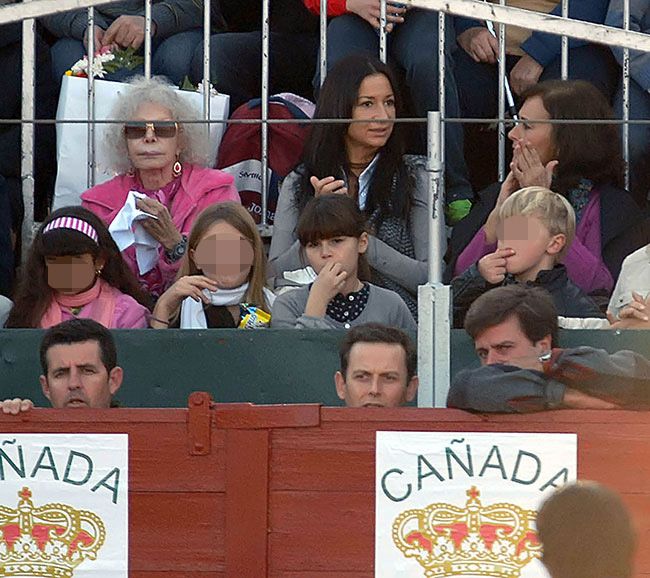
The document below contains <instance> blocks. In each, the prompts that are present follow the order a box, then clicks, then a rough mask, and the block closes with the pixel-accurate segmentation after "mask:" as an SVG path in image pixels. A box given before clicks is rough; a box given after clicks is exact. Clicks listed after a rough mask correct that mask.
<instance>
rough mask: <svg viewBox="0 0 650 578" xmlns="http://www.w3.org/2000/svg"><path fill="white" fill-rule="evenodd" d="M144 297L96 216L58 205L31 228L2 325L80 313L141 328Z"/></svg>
mask: <svg viewBox="0 0 650 578" xmlns="http://www.w3.org/2000/svg"><path fill="white" fill-rule="evenodd" d="M147 303H148V297H147V296H146V295H145V294H144V292H143V291H142V289H140V286H139V284H138V282H137V280H136V278H135V277H134V276H133V273H131V271H130V269H129V268H128V267H127V265H126V263H125V262H124V260H123V259H122V255H121V254H120V251H119V249H118V248H117V245H116V244H115V242H114V241H113V239H112V237H111V235H110V233H109V232H108V229H107V228H106V226H105V225H104V224H103V223H102V222H101V220H100V219H99V218H98V217H96V216H95V215H94V214H93V213H91V212H90V211H88V210H86V209H83V208H82V207H63V208H61V209H59V210H57V211H54V212H53V213H52V214H51V215H50V216H49V217H48V218H47V219H46V220H45V222H44V223H43V224H42V225H41V227H40V229H39V230H38V232H37V234H36V237H35V239H34V241H33V243H32V246H31V247H30V252H29V256H28V258H27V263H26V265H25V267H24V270H23V272H22V275H21V279H20V280H19V283H18V287H17V289H16V294H15V298H14V307H13V309H12V310H11V313H10V314H9V318H8V319H7V323H6V327H34V328H36V327H42V328H47V327H52V326H53V325H56V324H58V323H60V322H61V321H66V320H68V319H71V318H73V317H80V318H84V319H94V320H95V321H97V322H99V323H101V324H102V325H104V326H105V327H108V328H109V329H135V328H143V327H147V326H148V317H149V311H148V310H147V307H146V306H145V304H147Z"/></svg>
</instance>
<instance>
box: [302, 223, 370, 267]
mask: <svg viewBox="0 0 650 578" xmlns="http://www.w3.org/2000/svg"><path fill="white" fill-rule="evenodd" d="M367 248H368V235H367V234H366V233H363V234H362V235H361V237H343V236H341V237H332V238H331V239H321V240H319V241H314V242H313V243H307V246H306V247H305V253H306V254H307V259H308V260H309V264H310V265H311V266H312V267H313V269H314V271H316V273H317V274H318V273H320V272H321V270H322V269H323V267H325V265H326V264H328V263H340V264H341V266H342V267H343V270H344V271H345V272H346V273H348V275H355V276H356V274H357V270H358V268H359V255H361V254H363V253H365V252H366V249H367Z"/></svg>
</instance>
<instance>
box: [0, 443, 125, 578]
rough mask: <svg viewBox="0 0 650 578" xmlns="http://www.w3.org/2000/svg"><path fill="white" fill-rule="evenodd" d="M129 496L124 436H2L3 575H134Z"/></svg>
mask: <svg viewBox="0 0 650 578" xmlns="http://www.w3.org/2000/svg"><path fill="white" fill-rule="evenodd" d="M128 496H129V492H128V436H127V435H125V434H110V435H103V434H102V435H99V434H0V575H2V576H14V575H15V576H32V575H34V576H64V575H65V576H74V578H84V577H86V578H90V577H93V578H99V577H101V578H127V577H128V543H129V540H128V536H129V533H128V530H129V525H128ZM50 569H51V571H50ZM64 572H65V573H64Z"/></svg>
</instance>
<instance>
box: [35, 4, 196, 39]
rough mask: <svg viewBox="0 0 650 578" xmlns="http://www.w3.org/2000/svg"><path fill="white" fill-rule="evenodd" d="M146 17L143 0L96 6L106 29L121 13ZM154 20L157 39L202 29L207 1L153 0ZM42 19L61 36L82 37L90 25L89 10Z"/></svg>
mask: <svg viewBox="0 0 650 578" xmlns="http://www.w3.org/2000/svg"><path fill="white" fill-rule="evenodd" d="M122 15H126V16H142V17H144V2H143V1H142V0H124V2H117V3H115V4H107V5H105V6H98V7H97V8H95V25H96V26H99V27H100V28H103V29H104V30H106V29H107V28H108V27H109V26H110V25H111V23H112V22H113V20H116V19H117V18H118V17H119V16H122ZM151 20H152V21H153V22H155V24H156V35H155V37H156V38H160V39H164V38H167V37H168V36H171V35H172V34H176V33H178V32H185V31H186V30H189V29H190V28H198V27H200V26H201V25H202V23H203V2H202V1H201V0H153V1H152V2H151ZM41 22H42V23H43V25H44V26H45V28H47V29H48V30H49V31H50V32H51V33H52V34H54V36H57V37H58V38H76V39H77V40H82V39H83V36H84V33H85V32H86V26H87V24H88V16H87V11H86V10H71V11H69V12H62V13H60V14H53V15H52V16H46V17H45V18H42V19H41Z"/></svg>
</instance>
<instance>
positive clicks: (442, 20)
mask: <svg viewBox="0 0 650 578" xmlns="http://www.w3.org/2000/svg"><path fill="white" fill-rule="evenodd" d="M446 22H447V21H446V14H445V13H444V12H442V11H440V12H438V110H439V111H440V117H441V119H442V122H443V125H442V130H441V131H440V139H439V141H436V142H439V143H440V152H439V155H440V163H441V165H442V167H443V170H442V172H441V173H440V190H441V191H444V190H445V171H444V166H445V131H446V128H445V124H444V121H445V119H446V118H447V117H446V114H447V107H446V102H445V97H446V91H445V74H446V64H447V61H446V59H445V55H446V50H445V48H446V44H445V40H446ZM438 233H439V234H440V235H442V234H443V232H442V231H438ZM440 259H441V260H440V263H442V256H441V257H440ZM441 271H442V269H441ZM441 278H442V277H441Z"/></svg>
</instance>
